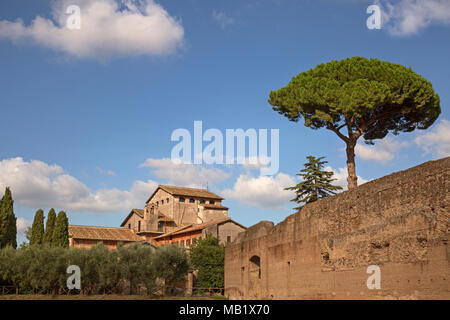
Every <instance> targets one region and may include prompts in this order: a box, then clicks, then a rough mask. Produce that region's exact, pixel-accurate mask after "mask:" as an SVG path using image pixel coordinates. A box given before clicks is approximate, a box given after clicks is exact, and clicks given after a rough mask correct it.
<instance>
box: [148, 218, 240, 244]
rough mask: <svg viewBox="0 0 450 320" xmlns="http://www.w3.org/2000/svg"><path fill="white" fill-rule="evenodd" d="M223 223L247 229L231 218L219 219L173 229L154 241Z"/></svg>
mask: <svg viewBox="0 0 450 320" xmlns="http://www.w3.org/2000/svg"><path fill="white" fill-rule="evenodd" d="M225 222H233V223H235V224H237V225H238V226H240V227H242V228H244V229H247V228H246V227H244V226H243V225H241V224H239V223H237V222H236V221H234V220H232V219H231V218H226V219H221V220H214V221H210V222H205V223H202V224H190V225H187V226H184V227H181V228H178V229H175V230H173V231H171V232H167V233H165V234H163V235H160V236H157V237H155V238H154V239H163V238H166V237H168V236H172V235H178V234H182V233H188V232H193V231H199V230H203V229H205V228H206V227H208V226H212V225H215V224H223V223H225Z"/></svg>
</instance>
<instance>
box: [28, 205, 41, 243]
mask: <svg viewBox="0 0 450 320" xmlns="http://www.w3.org/2000/svg"><path fill="white" fill-rule="evenodd" d="M43 238H44V211H43V210H42V209H39V210H37V211H36V214H35V215H34V220H33V224H32V226H31V236H30V239H29V240H30V245H41V244H42V241H43Z"/></svg>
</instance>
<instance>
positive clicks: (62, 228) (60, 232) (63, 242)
mask: <svg viewBox="0 0 450 320" xmlns="http://www.w3.org/2000/svg"><path fill="white" fill-rule="evenodd" d="M52 246H53V247H64V248H68V247H69V220H68V219H67V215H66V213H65V212H64V211H60V212H59V213H58V216H57V217H56V221H55V229H54V230H53V237H52Z"/></svg>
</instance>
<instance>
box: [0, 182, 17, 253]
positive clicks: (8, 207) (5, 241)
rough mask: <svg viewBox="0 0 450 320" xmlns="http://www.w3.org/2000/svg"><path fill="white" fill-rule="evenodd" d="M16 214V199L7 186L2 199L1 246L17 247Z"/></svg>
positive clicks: (0, 203) (0, 213)
mask: <svg viewBox="0 0 450 320" xmlns="http://www.w3.org/2000/svg"><path fill="white" fill-rule="evenodd" d="M16 237H17V227H16V216H15V215H14V200H13V198H12V194H11V190H10V188H9V187H6V189H5V194H4V195H3V198H2V199H1V200H0V248H4V247H6V246H12V247H13V248H16V247H17V239H16Z"/></svg>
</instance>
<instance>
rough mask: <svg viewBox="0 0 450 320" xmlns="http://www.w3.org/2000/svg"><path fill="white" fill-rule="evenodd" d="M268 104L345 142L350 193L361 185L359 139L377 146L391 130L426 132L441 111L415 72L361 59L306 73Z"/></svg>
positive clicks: (272, 95)
mask: <svg viewBox="0 0 450 320" xmlns="http://www.w3.org/2000/svg"><path fill="white" fill-rule="evenodd" d="M269 103H270V104H271V105H272V108H273V110H275V111H277V112H278V113H280V114H282V115H284V116H285V117H287V118H288V119H289V120H291V121H295V122H297V121H299V119H301V118H304V124H305V126H307V127H310V128H312V129H320V128H326V129H328V130H331V131H333V132H334V133H335V134H336V135H337V136H338V137H339V138H341V139H342V140H343V141H344V142H345V143H346V146H347V148H346V153H347V170H348V179H347V180H348V187H349V189H351V188H354V187H356V186H357V176H356V172H355V159H354V158H355V155H354V149H355V146H356V142H357V140H358V138H359V137H361V136H362V137H363V139H364V140H365V142H366V143H369V144H372V143H373V140H375V139H382V138H384V137H385V136H386V135H387V134H388V133H389V132H391V133H393V134H398V133H399V132H411V131H413V130H415V129H427V128H428V127H429V126H431V125H432V124H433V123H434V121H435V120H436V119H437V118H438V116H439V114H440V113H441V106H440V101H439V96H438V95H437V94H436V93H435V92H434V90H433V87H432V85H431V83H430V82H429V81H427V80H426V79H425V78H423V77H422V76H420V75H418V74H416V73H415V72H413V71H412V70H411V68H406V67H404V66H402V65H399V64H394V63H390V62H385V61H380V60H378V59H366V58H362V57H353V58H348V59H344V60H340V61H331V62H328V63H325V64H320V65H318V66H317V67H316V68H314V69H310V70H308V71H305V72H302V73H300V74H298V75H297V76H296V77H293V78H292V80H291V81H290V82H289V84H288V85H287V86H285V87H284V88H281V89H279V90H277V91H271V92H270V98H269ZM343 128H345V129H344V130H345V131H346V132H345V131H344V133H343V132H341V129H343Z"/></svg>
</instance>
